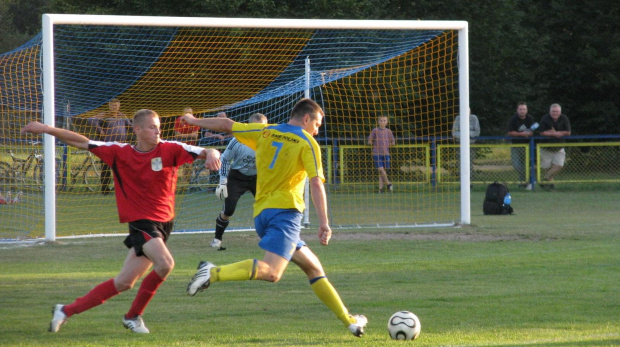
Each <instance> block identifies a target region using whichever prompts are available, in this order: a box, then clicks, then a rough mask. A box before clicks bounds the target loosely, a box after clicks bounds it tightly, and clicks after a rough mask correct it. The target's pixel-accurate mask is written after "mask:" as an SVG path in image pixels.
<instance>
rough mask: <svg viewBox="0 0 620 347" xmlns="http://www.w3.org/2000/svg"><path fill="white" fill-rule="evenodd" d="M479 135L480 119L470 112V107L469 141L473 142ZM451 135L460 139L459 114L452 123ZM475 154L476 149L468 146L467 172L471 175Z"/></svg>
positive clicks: (457, 139)
mask: <svg viewBox="0 0 620 347" xmlns="http://www.w3.org/2000/svg"><path fill="white" fill-rule="evenodd" d="M478 136H480V121H479V120H478V116H476V115H475V114H472V113H471V109H470V110H469V143H470V144H472V143H475V142H476V140H475V138H476V137H478ZM452 137H453V138H454V139H455V140H456V141H457V142H458V141H459V140H460V139H461V116H460V115H458V116H456V118H454V123H453V124H452ZM475 155H476V151H475V150H474V149H473V148H471V147H470V148H469V172H470V175H473V168H474V158H475Z"/></svg>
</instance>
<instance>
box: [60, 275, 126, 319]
mask: <svg viewBox="0 0 620 347" xmlns="http://www.w3.org/2000/svg"><path fill="white" fill-rule="evenodd" d="M116 294H118V291H117V290H116V287H115V286H114V279H109V280H107V281H105V282H103V283H101V284H99V285H98V286H96V287H95V288H93V289H91V291H90V292H88V294H86V295H84V296H83V297H81V298H77V299H75V301H74V302H73V303H71V304H69V305H65V307H63V311H64V312H65V314H66V315H67V316H68V317H71V316H73V315H74V314H78V313H81V312H84V311H86V310H89V309H91V308H93V307H95V306H99V305H101V304H103V303H104V302H105V301H106V300H108V299H109V298H111V297H113V296H115V295H116Z"/></svg>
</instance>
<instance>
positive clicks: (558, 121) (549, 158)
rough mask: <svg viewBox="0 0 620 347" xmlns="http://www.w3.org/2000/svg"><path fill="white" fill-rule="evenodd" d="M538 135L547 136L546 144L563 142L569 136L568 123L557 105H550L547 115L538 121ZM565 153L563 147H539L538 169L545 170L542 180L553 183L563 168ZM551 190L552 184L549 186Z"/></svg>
mask: <svg viewBox="0 0 620 347" xmlns="http://www.w3.org/2000/svg"><path fill="white" fill-rule="evenodd" d="M539 131H540V135H542V136H548V137H549V138H550V139H549V140H546V141H545V142H547V143H561V142H564V139H563V137H565V136H570V134H571V129H570V121H569V120H568V117H567V116H566V115H564V114H562V107H561V106H560V105H559V104H552V105H551V106H550V107H549V113H548V114H546V115H544V116H543V117H542V118H541V119H540V128H539ZM565 159H566V152H565V151H564V147H540V167H541V168H543V169H546V170H547V172H546V173H545V176H544V180H545V181H548V182H553V177H554V176H555V175H556V174H557V173H558V172H559V171H560V170H561V169H562V167H564V160H565ZM550 187H551V188H553V184H550Z"/></svg>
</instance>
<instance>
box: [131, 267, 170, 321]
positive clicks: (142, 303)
mask: <svg viewBox="0 0 620 347" xmlns="http://www.w3.org/2000/svg"><path fill="white" fill-rule="evenodd" d="M163 282H164V280H163V279H162V278H161V277H159V275H158V274H157V272H155V271H151V273H150V274H148V275H146V277H144V279H143V280H142V284H141V285H140V289H139V290H138V294H136V298H135V299H134V300H133V303H132V304H131V308H130V309H129V312H127V314H126V315H125V317H126V318H134V317H135V316H140V315H142V313H143V312H144V309H145V308H146V305H148V304H149V302H150V301H151V299H152V298H153V296H154V295H155V292H157V288H159V286H160V285H161V284H162V283H163Z"/></svg>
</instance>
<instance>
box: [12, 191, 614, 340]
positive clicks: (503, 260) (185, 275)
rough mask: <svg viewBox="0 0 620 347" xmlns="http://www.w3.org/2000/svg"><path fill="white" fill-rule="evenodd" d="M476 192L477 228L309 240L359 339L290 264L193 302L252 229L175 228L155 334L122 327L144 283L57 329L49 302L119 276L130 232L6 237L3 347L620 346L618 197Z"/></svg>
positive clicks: (154, 316) (235, 256) (248, 245)
mask: <svg viewBox="0 0 620 347" xmlns="http://www.w3.org/2000/svg"><path fill="white" fill-rule="evenodd" d="M482 194H483V193H482V192H474V194H473V196H472V225H471V226H466V227H453V228H428V229H426V228H417V229H412V230H405V229H387V230H386V229H384V230H380V229H356V230H342V229H338V230H335V232H334V237H333V239H332V242H331V244H330V245H329V246H328V247H322V246H320V245H318V242H317V241H316V240H315V239H316V237H315V232H314V230H307V231H304V239H305V240H306V241H307V242H308V244H309V245H310V247H311V248H312V249H313V250H314V251H315V252H316V253H317V254H318V255H319V257H320V258H321V259H322V261H323V263H324V266H325V269H326V271H327V274H328V276H329V278H330V280H331V282H332V283H333V284H334V286H335V287H336V289H337V290H338V291H339V292H340V295H341V296H342V298H343V301H344V302H345V304H346V305H347V306H348V307H349V309H350V310H351V312H352V313H361V314H365V315H366V316H367V317H368V318H369V321H370V323H369V325H368V327H367V330H366V335H364V336H363V337H362V338H361V339H357V338H355V337H353V336H352V335H351V334H350V333H349V332H348V331H347V330H346V329H345V328H344V327H343V326H342V325H341V323H340V322H339V321H338V320H337V319H336V318H335V317H334V316H333V314H332V313H331V312H330V311H329V310H328V309H327V308H325V307H324V306H323V305H322V304H321V303H320V302H319V301H318V299H317V298H316V297H315V296H314V295H313V293H312V290H311V289H310V287H309V285H308V283H307V280H306V279H305V276H304V275H303V273H302V272H301V271H300V270H299V269H297V268H296V267H295V266H294V265H292V266H291V267H290V268H289V269H288V270H287V272H286V274H285V275H284V278H283V279H282V280H281V281H280V282H279V283H276V284H271V283H264V282H257V281H254V282H228V283H215V284H213V285H212V286H211V288H209V289H208V290H206V291H205V292H202V293H199V294H198V295H196V296H195V297H188V296H186V295H185V287H186V285H187V282H188V281H189V278H191V276H192V274H193V273H194V271H195V267H196V265H197V263H198V261H199V260H201V259H206V260H210V261H212V262H214V263H216V264H225V263H229V262H233V261H238V260H243V259H247V258H253V257H259V258H260V257H262V252H261V251H260V250H259V249H258V247H257V246H256V241H257V239H256V237H255V235H254V234H253V233H249V232H244V233H229V234H227V235H225V243H226V246H227V247H228V250H226V251H223V252H218V251H214V250H212V249H210V248H209V247H208V242H209V241H210V240H211V238H212V235H210V234H191V235H182V234H175V235H173V236H172V237H171V239H170V241H169V246H170V248H171V250H172V252H173V254H174V256H175V259H176V268H175V270H174V271H173V273H172V274H171V275H170V277H169V278H168V280H167V281H166V282H165V283H164V284H163V285H162V287H161V288H160V290H159V292H158V294H157V295H156V296H155V298H154V299H153V301H152V302H151V304H150V305H149V307H148V308H147V310H146V312H145V314H144V320H145V322H146V324H147V326H148V327H149V328H150V329H151V334H149V335H138V334H132V333H130V332H129V331H128V330H126V329H124V328H123V327H122V323H121V318H122V315H123V314H124V313H125V312H126V311H127V310H128V308H129V306H130V304H131V301H132V300H133V298H134V296H135V293H136V290H137V288H134V289H132V290H130V291H127V292H125V293H122V294H120V295H118V296H116V297H114V298H112V299H110V300H109V301H108V302H107V303H105V304H104V305H101V306H99V307H96V308H94V309H91V310H89V311H86V312H84V313H82V314H79V315H76V316H74V317H71V319H70V320H69V322H68V323H67V324H66V325H64V326H63V327H62V328H61V330H60V332H59V333H57V334H51V333H48V332H47V327H48V324H49V320H50V318H51V314H50V311H51V307H52V306H53V305H54V304H56V303H69V302H71V301H73V300H74V299H75V298H76V297H78V296H82V295H84V294H85V293H86V292H87V291H88V290H90V289H91V288H92V287H93V286H94V285H96V284H98V283H100V282H102V281H104V280H106V279H108V278H111V277H113V276H114V275H115V274H116V273H117V271H118V270H119V269H120V267H121V265H122V260H123V259H124V256H125V254H126V252H127V251H126V249H124V248H123V246H122V244H121V242H122V237H118V236H114V237H106V238H82V239H60V240H59V242H58V243H56V244H36V245H20V246H18V245H0V345H2V346H130V345H131V346H308V345H312V346H401V345H403V344H412V345H416V346H524V345H526V346H618V345H620V233H619V230H620V228H619V226H620V213H619V212H620V211H619V210H620V209H619V206H620V192H618V191H617V190H612V191H606V192H605V191H598V192H591V191H572V192H564V191H551V192H543V191H537V192H535V193H534V192H519V191H516V192H512V195H513V206H514V208H515V212H516V214H515V215H513V216H483V215H482V207H481V205H482V203H481V202H482V199H483V198H482ZM398 310H410V311H413V312H415V313H416V314H417V315H418V316H419V317H420V320H421V322H422V333H421V336H420V338H419V339H418V340H416V341H415V342H409V343H408V342H400V341H392V340H390V338H389V336H388V334H387V329H386V324H387V319H388V318H389V316H390V315H391V314H392V313H394V312H395V311H398Z"/></svg>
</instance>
